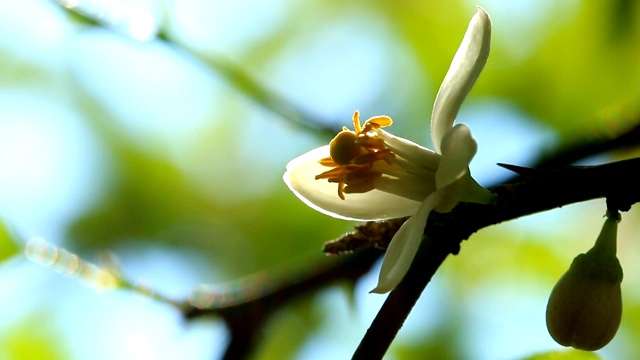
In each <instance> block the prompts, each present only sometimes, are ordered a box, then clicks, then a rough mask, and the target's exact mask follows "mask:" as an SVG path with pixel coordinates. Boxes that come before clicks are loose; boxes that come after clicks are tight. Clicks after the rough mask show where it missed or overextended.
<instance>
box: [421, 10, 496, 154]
mask: <svg viewBox="0 0 640 360" xmlns="http://www.w3.org/2000/svg"><path fill="white" fill-rule="evenodd" d="M490 45H491V19H490V18H489V14H487V12H486V11H485V10H484V9H483V8H481V7H479V6H478V12H477V13H476V14H475V15H474V16H473V18H472V19H471V22H470V23H469V27H468V28H467V32H466V33H465V35H464V38H463V39H462V43H461V44H460V47H459V48H458V51H457V52H456V55H455V56H454V57H453V61H452V62H451V66H450V67H449V71H447V75H446V76H445V77H444V80H443V81H442V85H440V90H438V95H436V101H435V103H434V105H433V113H432V114H431V139H432V141H433V146H434V148H435V150H436V152H437V153H440V145H441V143H442V138H443V137H444V135H445V134H446V133H447V131H449V129H451V126H453V122H454V121H455V119H456V116H457V115H458V110H460V106H461V105H462V102H463V101H464V99H465V98H466V97H467V94H469V91H471V88H472V87H473V84H475V82H476V80H477V79H478V76H479V75H480V72H481V71H482V69H483V68H484V64H485V63H486V62H487V58H488V57H489V48H490Z"/></svg>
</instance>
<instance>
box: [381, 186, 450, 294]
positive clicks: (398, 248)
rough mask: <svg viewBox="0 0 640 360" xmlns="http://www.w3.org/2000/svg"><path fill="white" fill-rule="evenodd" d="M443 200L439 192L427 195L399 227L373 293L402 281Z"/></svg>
mask: <svg viewBox="0 0 640 360" xmlns="http://www.w3.org/2000/svg"><path fill="white" fill-rule="evenodd" d="M441 200H442V195H441V194H439V193H437V192H434V193H432V194H431V195H429V196H427V198H426V199H425V200H424V202H423V203H422V205H420V208H419V209H418V212H417V213H416V214H415V215H413V216H412V217H410V218H409V220H407V221H406V222H405V223H404V224H403V225H402V226H401V227H400V229H398V232H397V233H396V234H395V235H394V236H393V239H391V243H390V244H389V247H388V248H387V253H386V254H385V255H384V260H382V267H381V268H380V275H378V285H377V286H376V288H375V289H373V290H371V292H372V293H378V294H384V293H386V292H389V291H391V290H393V289H394V288H395V287H396V286H397V285H398V284H399V283H400V281H401V280H402V278H403V277H404V275H405V274H406V273H407V271H408V270H409V267H410V266H411V263H412V262H413V258H414V257H415V256H416V252H417V251H418V248H419V247H420V243H421V242H422V234H423V233H424V228H425V226H426V224H427V218H428V217H429V214H430V213H431V210H433V208H434V207H435V206H436V204H437V203H438V202H440V201H441Z"/></svg>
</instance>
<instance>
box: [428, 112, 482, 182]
mask: <svg viewBox="0 0 640 360" xmlns="http://www.w3.org/2000/svg"><path fill="white" fill-rule="evenodd" d="M477 150H478V144H477V143H476V140H475V139H474V138H473V136H472V135H471V130H470V129H469V127H468V126H466V125H464V124H458V125H456V126H454V127H453V128H452V129H451V130H449V131H448V132H447V133H446V134H445V135H444V138H443V139H442V159H440V166H439V167H438V171H436V188H437V189H442V188H444V187H446V186H447V185H449V184H451V183H453V182H454V181H456V180H459V179H461V178H462V177H463V176H465V175H467V174H468V173H469V163H471V159H473V156H474V155H475V154H476V151H477Z"/></svg>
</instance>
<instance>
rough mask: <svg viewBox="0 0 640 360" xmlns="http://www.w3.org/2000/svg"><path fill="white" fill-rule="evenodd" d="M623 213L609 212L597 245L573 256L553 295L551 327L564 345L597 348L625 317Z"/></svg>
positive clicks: (548, 323) (552, 335) (553, 333)
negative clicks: (619, 250) (620, 248)
mask: <svg viewBox="0 0 640 360" xmlns="http://www.w3.org/2000/svg"><path fill="white" fill-rule="evenodd" d="M619 221H620V215H619V214H618V213H615V214H613V213H607V219H606V220H605V222H604V226H603V227H602V231H601V232H600V235H599V236H598V239H597V240H596V243H595V245H594V246H593V248H591V250H589V251H588V252H587V253H585V254H580V255H578V256H576V258H575V259H573V262H572V263H571V267H569V270H568V271H567V272H566V273H565V274H564V275H563V276H562V277H561V278H560V280H559V281H558V283H557V284H556V286H555V287H554V288H553V290H552V292H551V295H550V296H549V303H548V304H547V329H548V330H549V334H551V337H553V339H554V340H555V341H556V342H558V343H559V344H560V345H563V346H572V347H574V348H576V349H580V350H587V351H595V350H598V349H601V348H602V347H604V346H605V345H607V344H608V343H609V342H610V341H611V339H613V337H614V336H615V334H616V332H617V331H618V327H619V326H620V320H621V318H622V298H621V291H620V284H621V283H622V267H621V266H620V261H618V258H617V257H616V235H617V229H618V222H619Z"/></svg>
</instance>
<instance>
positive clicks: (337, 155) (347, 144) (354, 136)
mask: <svg viewBox="0 0 640 360" xmlns="http://www.w3.org/2000/svg"><path fill="white" fill-rule="evenodd" d="M392 123H393V121H392V120H391V118H390V117H388V116H375V117H372V118H369V119H368V120H367V121H365V122H364V126H361V125H360V113H359V112H358V111H357V110H356V111H355V112H354V113H353V128H354V130H355V131H352V130H349V129H348V128H346V127H343V128H342V131H341V132H340V133H338V135H336V136H335V137H334V138H333V140H331V143H330V144H329V155H330V156H329V157H327V158H324V159H322V160H320V164H321V165H323V166H327V167H331V170H327V171H325V172H323V173H322V174H319V175H316V177H315V179H316V180H320V179H326V180H327V181H329V182H331V183H337V184H338V196H339V197H340V198H341V199H342V200H344V199H345V196H344V194H349V193H365V192H367V191H371V190H373V189H374V188H375V180H376V179H377V178H379V177H380V176H382V173H381V172H379V171H375V170H374V169H373V164H374V162H376V161H379V160H383V161H386V162H387V163H389V164H390V163H391V161H390V159H391V158H393V157H394V156H395V155H394V154H393V152H392V151H391V150H389V149H387V147H386V146H385V144H384V141H383V140H382V139H380V138H379V137H378V136H377V134H376V132H375V130H377V129H379V128H382V127H387V126H389V125H391V124H392Z"/></svg>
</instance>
